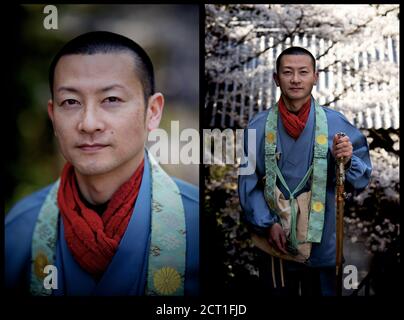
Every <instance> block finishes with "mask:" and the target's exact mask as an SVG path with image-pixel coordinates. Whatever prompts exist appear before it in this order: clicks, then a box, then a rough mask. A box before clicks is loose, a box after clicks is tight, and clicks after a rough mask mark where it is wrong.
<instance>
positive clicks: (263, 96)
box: [205, 35, 399, 129]
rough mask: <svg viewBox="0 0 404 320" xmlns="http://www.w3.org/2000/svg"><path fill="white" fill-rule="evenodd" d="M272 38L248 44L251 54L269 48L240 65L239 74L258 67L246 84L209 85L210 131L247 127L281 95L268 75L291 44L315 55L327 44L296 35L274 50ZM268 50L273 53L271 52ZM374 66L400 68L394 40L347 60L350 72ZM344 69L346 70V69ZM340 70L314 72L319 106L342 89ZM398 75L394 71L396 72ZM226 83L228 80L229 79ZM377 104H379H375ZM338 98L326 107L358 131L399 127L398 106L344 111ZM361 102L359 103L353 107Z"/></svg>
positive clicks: (378, 104)
mask: <svg viewBox="0 0 404 320" xmlns="http://www.w3.org/2000/svg"><path fill="white" fill-rule="evenodd" d="M273 41H274V39H273V38H272V37H267V36H265V35H262V36H259V37H256V38H255V40H254V43H253V46H255V48H254V50H255V52H258V51H262V50H264V49H265V48H270V49H268V50H267V51H266V52H265V54H262V55H260V56H258V57H257V58H254V59H252V60H251V61H249V62H248V63H245V64H243V72H253V71H254V70H258V69H257V68H259V67H260V66H262V67H264V68H262V67H261V70H260V71H259V72H257V76H253V77H251V82H249V83H248V85H245V84H244V85H242V84H240V83H239V81H238V79H237V78H231V77H226V78H227V79H228V80H225V81H223V82H216V83H214V84H212V83H211V84H210V85H209V88H208V91H207V94H206V97H205V98H206V100H205V107H206V110H209V111H210V114H209V115H207V116H210V121H208V122H207V123H209V126H210V127H222V128H224V127H231V128H233V127H235V126H238V127H245V126H246V124H247V122H248V121H249V120H250V119H251V118H252V117H253V116H254V115H255V113H257V112H259V111H262V110H264V109H266V108H268V107H269V106H271V105H272V104H273V103H274V102H275V101H276V100H277V99H279V96H280V90H279V88H278V87H276V85H275V83H274V81H273V80H272V74H273V71H274V69H275V68H276V66H275V64H276V57H277V56H278V55H279V54H280V53H281V52H282V50H284V48H286V47H289V46H290V45H298V46H303V47H305V48H308V49H309V50H310V51H311V52H312V53H313V54H314V55H315V56H316V55H318V54H319V53H320V52H324V50H325V48H327V47H328V46H329V45H330V44H329V43H327V42H326V41H325V40H323V39H318V38H316V36H315V35H313V36H302V37H298V36H295V37H294V38H293V39H290V38H288V39H287V40H286V42H285V43H281V44H278V45H277V46H273ZM225 46H227V48H226V47H223V48H222V50H231V43H230V41H229V43H228V44H225ZM272 47H273V48H272ZM235 50H236V52H235V57H236V60H237V61H236V62H238V61H239V59H240V58H239V56H240V55H241V53H242V51H243V50H244V52H245V51H246V50H251V43H250V44H249V45H248V46H247V45H243V44H241V45H238V46H236V48H235ZM374 61H390V62H393V63H395V64H396V65H397V70H398V69H399V37H398V36H396V37H389V38H386V39H385V42H384V43H381V44H379V45H378V46H377V49H375V50H370V51H369V52H361V53H358V54H356V55H354V56H353V57H352V61H351V62H352V65H353V69H354V70H353V71H355V70H359V69H361V68H364V69H365V70H366V68H367V67H368V65H369V63H370V62H374ZM231 63H233V61H227V65H228V66H229V65H231ZM223 66H224V70H225V72H228V70H229V69H228V67H226V62H224V64H223ZM318 68H319V69H323V68H325V65H324V60H323V59H320V60H319V62H318ZM345 68H346V66H345ZM343 70H344V68H343V66H342V64H341V63H338V64H337V65H336V66H334V67H332V69H331V68H330V69H329V70H327V71H326V72H325V71H323V72H320V73H319V80H318V83H317V85H316V86H315V87H314V90H313V94H314V96H315V97H316V99H317V100H318V101H319V103H320V104H324V103H325V102H326V101H332V100H333V98H334V94H335V92H339V90H340V89H342V87H343V77H344V71H343ZM397 75H398V72H397ZM229 79H230V80H229ZM352 90H354V91H356V92H360V91H361V92H362V93H363V92H365V93H366V94H369V95H372V94H374V95H375V97H377V96H380V94H379V95H377V92H378V91H379V92H380V91H382V90H387V89H386V86H385V85H383V84H382V85H372V86H369V85H364V84H363V83H361V81H359V82H358V83H357V85H355V87H354V88H352ZM379 100H381V99H379ZM343 102H344V100H343V98H342V99H341V100H339V101H337V102H336V103H331V104H330V105H329V107H330V108H334V109H335V110H338V111H341V112H343V113H344V115H345V116H346V117H347V118H348V119H349V120H350V121H351V122H352V123H353V124H355V126H357V127H358V128H362V129H368V128H375V129H380V128H384V129H390V128H393V129H398V128H399V101H398V99H393V101H391V100H390V101H377V99H375V100H374V101H373V104H372V106H369V107H367V106H366V105H364V106H361V108H356V110H350V109H349V108H348V109H347V108H346V107H344V108H342V103H343ZM358 103H361V102H358Z"/></svg>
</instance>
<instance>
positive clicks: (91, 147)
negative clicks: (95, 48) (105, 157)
mask: <svg viewBox="0 0 404 320" xmlns="http://www.w3.org/2000/svg"><path fill="white" fill-rule="evenodd" d="M107 146H108V145H107V144H101V143H92V144H90V143H83V144H80V145H78V148H79V149H80V150H81V151H84V152H95V151H98V150H101V149H104V148H105V147H107Z"/></svg>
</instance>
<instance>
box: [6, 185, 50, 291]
mask: <svg viewBox="0 0 404 320" xmlns="http://www.w3.org/2000/svg"><path fill="white" fill-rule="evenodd" d="M48 190H49V187H47V188H45V189H42V190H40V191H38V192H36V193H34V194H32V195H30V196H28V197H26V198H24V199H22V200H21V201H19V202H18V203H17V204H16V205H15V206H14V207H13V208H12V209H11V210H10V212H9V213H8V214H7V215H6V217H5V224H4V231H5V237H4V241H5V243H4V245H5V246H4V249H5V252H4V258H5V259H4V260H5V263H4V269H5V270H4V274H5V286H6V289H7V290H10V291H14V292H15V291H18V292H20V291H24V292H28V284H29V276H30V269H31V242H32V234H33V232H34V227H35V222H36V219H37V217H38V214H39V210H40V208H41V206H42V203H43V201H44V199H45V197H46V194H47V192H48Z"/></svg>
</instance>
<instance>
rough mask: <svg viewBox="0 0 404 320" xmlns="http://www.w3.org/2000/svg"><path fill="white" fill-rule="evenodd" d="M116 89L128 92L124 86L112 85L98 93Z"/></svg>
mask: <svg viewBox="0 0 404 320" xmlns="http://www.w3.org/2000/svg"><path fill="white" fill-rule="evenodd" d="M115 88H118V89H123V90H126V88H125V87H124V86H122V85H120V84H111V85H110V86H107V87H104V88H101V89H99V90H97V91H99V92H106V91H109V90H112V89H115Z"/></svg>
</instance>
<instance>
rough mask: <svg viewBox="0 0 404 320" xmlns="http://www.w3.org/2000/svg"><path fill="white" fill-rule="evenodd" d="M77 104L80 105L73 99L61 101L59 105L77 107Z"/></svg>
mask: <svg viewBox="0 0 404 320" xmlns="http://www.w3.org/2000/svg"><path fill="white" fill-rule="evenodd" d="M79 104H80V102H78V101H77V100H75V99H66V100H63V101H62V103H61V104H60V105H61V106H75V105H79Z"/></svg>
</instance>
